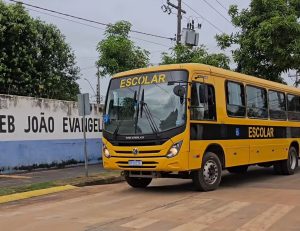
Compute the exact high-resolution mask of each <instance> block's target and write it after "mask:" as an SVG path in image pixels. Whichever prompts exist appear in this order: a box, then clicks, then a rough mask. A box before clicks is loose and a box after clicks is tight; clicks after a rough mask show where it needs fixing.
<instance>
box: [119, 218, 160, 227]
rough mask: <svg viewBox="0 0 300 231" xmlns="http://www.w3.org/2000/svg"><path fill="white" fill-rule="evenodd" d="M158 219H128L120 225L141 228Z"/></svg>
mask: <svg viewBox="0 0 300 231" xmlns="http://www.w3.org/2000/svg"><path fill="white" fill-rule="evenodd" d="M157 221H158V220H156V219H149V218H138V219H136V220H133V221H130V222H128V223H126V224H123V225H121V226H122V227H126V228H133V229H141V228H144V227H146V226H148V225H151V224H153V223H155V222H157Z"/></svg>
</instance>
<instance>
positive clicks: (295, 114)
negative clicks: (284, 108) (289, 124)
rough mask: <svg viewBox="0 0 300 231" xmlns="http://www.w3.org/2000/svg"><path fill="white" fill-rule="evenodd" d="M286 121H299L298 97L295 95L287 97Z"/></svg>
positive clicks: (299, 99)
mask: <svg viewBox="0 0 300 231" xmlns="http://www.w3.org/2000/svg"><path fill="white" fill-rule="evenodd" d="M288 119H289V120H296V121H299V120H300V97H299V96H296V95H290V94H289V95H288Z"/></svg>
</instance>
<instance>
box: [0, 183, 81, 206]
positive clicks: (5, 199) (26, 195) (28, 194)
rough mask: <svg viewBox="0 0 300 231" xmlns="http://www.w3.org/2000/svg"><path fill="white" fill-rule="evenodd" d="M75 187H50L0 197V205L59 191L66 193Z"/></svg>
mask: <svg viewBox="0 0 300 231" xmlns="http://www.w3.org/2000/svg"><path fill="white" fill-rule="evenodd" d="M75 188H77V187H76V186H72V185H64V186H57V187H51V188H47V189H39V190H33V191H29V192H23V193H15V194H11V195H6V196H0V204H2V203H6V202H10V201H17V200H23V199H27V198H31V197H37V196H42V195H47V194H50V193H56V192H61V191H66V190H70V189H75Z"/></svg>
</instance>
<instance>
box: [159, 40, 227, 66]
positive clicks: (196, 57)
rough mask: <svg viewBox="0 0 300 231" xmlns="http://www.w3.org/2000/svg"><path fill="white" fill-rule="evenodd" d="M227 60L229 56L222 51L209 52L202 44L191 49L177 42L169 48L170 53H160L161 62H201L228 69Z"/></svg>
mask: <svg viewBox="0 0 300 231" xmlns="http://www.w3.org/2000/svg"><path fill="white" fill-rule="evenodd" d="M229 61H230V60H229V58H228V57H227V56H226V55H224V54H222V53H219V54H209V53H208V52H207V49H206V48H205V47H204V46H203V45H202V46H199V47H196V48H193V49H191V48H189V47H187V46H184V45H181V44H179V45H176V46H175V47H173V48H171V54H168V53H163V54H162V63H161V64H173V63H203V64H208V65H212V66H215V67H221V68H224V69H229Z"/></svg>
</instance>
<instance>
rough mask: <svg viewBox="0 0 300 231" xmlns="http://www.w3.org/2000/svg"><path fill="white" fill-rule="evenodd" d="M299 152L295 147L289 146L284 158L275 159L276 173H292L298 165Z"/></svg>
mask: <svg viewBox="0 0 300 231" xmlns="http://www.w3.org/2000/svg"><path fill="white" fill-rule="evenodd" d="M298 157H299V154H298V152H297V149H296V148H295V147H293V146H292V147H290V149H289V153H288V158H287V159H286V160H280V161H276V162H275V163H274V171H275V173H276V174H281V175H293V174H294V173H295V171H296V169H297V167H298Z"/></svg>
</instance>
